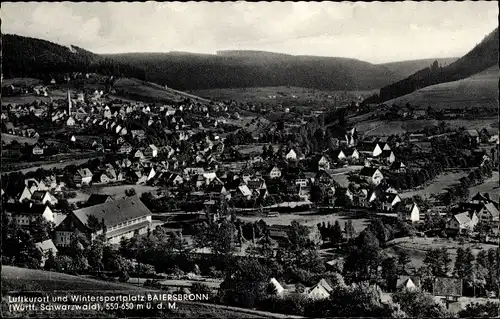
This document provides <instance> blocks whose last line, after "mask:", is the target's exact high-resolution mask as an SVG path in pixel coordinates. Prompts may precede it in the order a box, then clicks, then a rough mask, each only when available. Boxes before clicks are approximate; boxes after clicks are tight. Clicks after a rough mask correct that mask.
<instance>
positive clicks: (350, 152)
mask: <svg viewBox="0 0 500 319" xmlns="http://www.w3.org/2000/svg"><path fill="white" fill-rule="evenodd" d="M343 152H344V154H345V156H346V157H347V158H349V159H352V160H359V152H358V150H357V149H355V148H349V149H346V150H344V151H343Z"/></svg>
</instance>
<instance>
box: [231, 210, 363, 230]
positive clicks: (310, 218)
mask: <svg viewBox="0 0 500 319" xmlns="http://www.w3.org/2000/svg"><path fill="white" fill-rule="evenodd" d="M238 218H240V219H241V220H243V221H247V222H252V223H253V222H256V221H259V220H261V219H262V220H263V221H265V222H266V224H268V225H290V223H291V222H292V221H294V220H296V221H298V222H299V223H300V224H301V225H307V226H316V225H317V224H318V223H322V222H325V223H328V222H330V223H331V224H334V223H335V221H337V220H338V221H339V223H340V226H342V228H343V227H344V224H345V222H347V220H349V219H351V220H352V224H353V226H354V229H355V230H356V232H361V231H362V230H363V229H365V228H366V226H368V224H369V223H370V221H369V218H367V217H366V216H361V215H357V214H356V213H353V212H338V213H332V214H323V213H318V212H302V213H293V214H285V213H283V214H280V215H279V216H277V217H263V216H238Z"/></svg>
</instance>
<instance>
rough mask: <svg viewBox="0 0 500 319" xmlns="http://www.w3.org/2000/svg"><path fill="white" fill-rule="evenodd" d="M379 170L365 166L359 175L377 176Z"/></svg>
mask: <svg viewBox="0 0 500 319" xmlns="http://www.w3.org/2000/svg"><path fill="white" fill-rule="evenodd" d="M377 170H378V169H377V168H375V167H368V166H365V167H363V168H362V169H361V171H359V175H360V176H367V177H372V176H373V174H375V172H376V171H377Z"/></svg>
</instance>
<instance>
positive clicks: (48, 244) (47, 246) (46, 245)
mask: <svg viewBox="0 0 500 319" xmlns="http://www.w3.org/2000/svg"><path fill="white" fill-rule="evenodd" d="M35 246H36V247H37V248H39V249H41V250H42V252H46V251H49V250H52V253H57V248H56V245H54V242H53V241H52V239H47V240H44V241H42V242H38V243H36V244H35Z"/></svg>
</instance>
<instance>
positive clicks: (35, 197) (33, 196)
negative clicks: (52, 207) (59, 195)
mask: <svg viewBox="0 0 500 319" xmlns="http://www.w3.org/2000/svg"><path fill="white" fill-rule="evenodd" d="M46 193H49V192H48V191H34V192H33V194H31V199H32V200H37V201H41V200H42V199H43V198H44V197H45V194H46ZM49 195H50V193H49Z"/></svg>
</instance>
